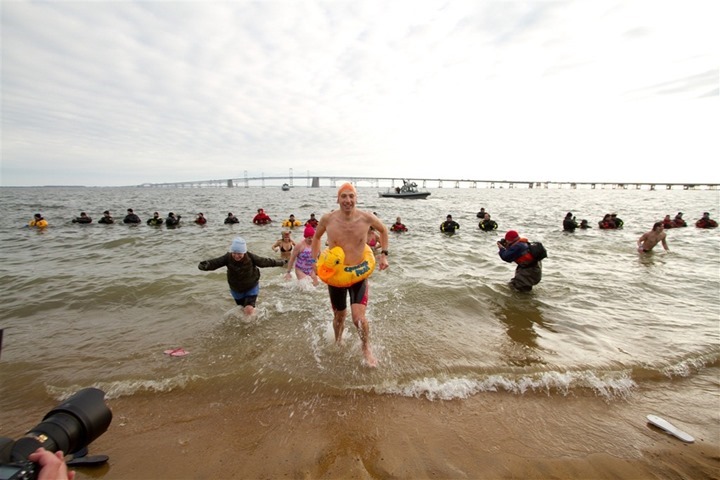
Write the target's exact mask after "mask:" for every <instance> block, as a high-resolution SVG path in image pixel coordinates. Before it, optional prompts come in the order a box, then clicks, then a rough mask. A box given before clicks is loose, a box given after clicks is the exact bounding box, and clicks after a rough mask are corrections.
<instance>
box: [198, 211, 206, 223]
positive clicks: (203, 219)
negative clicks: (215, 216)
mask: <svg viewBox="0 0 720 480" xmlns="http://www.w3.org/2000/svg"><path fill="white" fill-rule="evenodd" d="M195 223H197V224H198V225H205V224H206V223H207V218H205V215H203V213H202V212H200V213H198V214H197V216H196V217H195Z"/></svg>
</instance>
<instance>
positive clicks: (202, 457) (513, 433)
mask: <svg viewBox="0 0 720 480" xmlns="http://www.w3.org/2000/svg"><path fill="white" fill-rule="evenodd" d="M716 382H717V379H716V378H715V379H713V378H712V375H710V376H698V377H695V378H694V379H692V380H683V381H679V382H676V383H675V384H674V386H673V387H672V388H670V389H667V390H666V391H658V390H657V389H653V390H648V391H642V392H637V393H635V394H634V395H633V396H632V398H628V399H626V400H620V401H617V400H616V401H613V402H606V401H605V400H603V399H600V398H597V397H585V398H582V397H578V396H576V395H569V396H567V397H564V398H557V396H552V397H551V396H547V395H544V394H530V395H528V394H525V395H522V396H518V395H510V394H505V393H499V392H498V393H485V394H481V395H476V396H473V397H470V398H467V399H462V400H451V401H429V400H426V399H416V398H405V397H391V396H386V395H380V396H378V395H374V394H372V393H367V394H366V393H354V394H353V393H341V394H339V395H337V396H329V395H327V394H324V395H297V396H292V395H288V394H282V393H280V392H278V393H277V394H275V395H272V396H267V395H260V396H254V395H247V394H244V393H240V392H236V391H233V388H232V387H229V386H228V387H226V388H223V389H219V390H215V391H211V392H195V393H193V394H189V393H188V392H178V393H173V392H171V393H168V394H162V395H156V394H152V395H147V396H135V397H132V398H121V399H117V400H113V401H111V402H109V404H110V406H111V408H112V409H113V412H114V415H115V417H114V419H113V423H112V425H111V426H110V429H109V430H108V432H107V433H106V434H105V435H103V436H102V437H100V438H99V439H98V440H97V441H96V442H95V443H94V444H93V445H92V446H91V453H105V454H108V455H109V456H110V464H109V466H107V467H103V468H101V469H97V470H90V469H82V470H80V471H79V474H78V476H79V478H100V477H102V478H106V479H114V478H118V479H127V478H177V479H179V478H188V479H191V478H253V479H254V478H257V479H272V478H308V479H310V478H332V479H335V478H358V479H369V478H408V479H409V478H413V479H420V478H448V479H450V478H453V479H454V478H467V479H474V478H477V479H481V478H489V479H493V478H503V479H507V478H541V479H546V478H547V479H550V478H553V479H565V478H574V479H576V478H593V479H618V478H620V479H636V478H694V479H700V478H720V441H719V440H720V439H719V436H720V435H719V432H720V428H719V421H718V415H717V414H715V416H714V417H713V418H706V419H704V420H703V419H702V415H703V413H702V412H703V411H705V412H707V411H708V410H707V408H708V407H711V408H712V405H713V404H714V405H716V406H717V404H718V394H717V388H716V387H717V383H716ZM713 383H714V384H715V388H713ZM689 398H691V399H692V402H688V399H689ZM715 411H716V412H717V409H716V410H715ZM648 413H657V414H661V415H663V417H664V418H666V419H667V420H670V421H671V422H673V423H674V424H675V426H677V427H679V428H681V429H683V430H685V431H687V432H688V433H691V434H692V435H693V436H694V437H695V443H692V444H686V443H683V442H681V441H679V440H677V439H675V438H674V437H671V436H670V435H667V434H666V433H664V432H663V431H661V430H659V429H657V428H655V427H652V426H650V425H648V424H647V423H646V421H645V416H646V415H647V414H648ZM675 415H681V416H682V417H683V418H682V419H677V418H675ZM508 418H512V419H514V421H507V420H508ZM498 420H499V421H498Z"/></svg>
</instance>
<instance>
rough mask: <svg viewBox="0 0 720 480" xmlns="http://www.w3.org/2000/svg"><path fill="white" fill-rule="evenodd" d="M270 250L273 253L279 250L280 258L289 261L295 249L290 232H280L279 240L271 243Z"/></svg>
mask: <svg viewBox="0 0 720 480" xmlns="http://www.w3.org/2000/svg"><path fill="white" fill-rule="evenodd" d="M271 248H272V249H273V251H275V252H277V251H278V250H280V258H282V259H284V260H290V255H292V251H293V248H295V242H294V241H293V239H292V237H291V235H290V232H289V231H286V232H282V236H281V237H280V240H278V241H277V242H275V243H273V246H272V247H271Z"/></svg>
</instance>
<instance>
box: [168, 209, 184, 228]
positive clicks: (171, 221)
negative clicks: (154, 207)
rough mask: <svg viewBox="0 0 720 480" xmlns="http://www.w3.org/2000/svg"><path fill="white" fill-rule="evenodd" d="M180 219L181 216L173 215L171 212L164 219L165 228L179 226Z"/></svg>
mask: <svg viewBox="0 0 720 480" xmlns="http://www.w3.org/2000/svg"><path fill="white" fill-rule="evenodd" d="M181 218H182V215H177V216H176V215H175V214H174V213H173V212H170V213H168V216H167V218H166V219H165V226H166V227H170V228H172V227H177V226H178V225H180V219H181Z"/></svg>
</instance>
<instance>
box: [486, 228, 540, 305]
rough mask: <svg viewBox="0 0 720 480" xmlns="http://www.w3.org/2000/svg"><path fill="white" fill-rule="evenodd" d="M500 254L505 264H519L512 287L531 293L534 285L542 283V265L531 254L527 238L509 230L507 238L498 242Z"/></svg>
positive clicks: (512, 280)
mask: <svg viewBox="0 0 720 480" xmlns="http://www.w3.org/2000/svg"><path fill="white" fill-rule="evenodd" d="M497 246H498V249H499V250H498V254H499V255H500V258H502V259H503V260H504V261H505V262H508V263H512V262H515V263H517V268H516V269H515V277H513V278H512V279H511V280H510V285H511V286H512V287H513V288H514V289H516V290H518V291H520V292H529V291H531V290H532V287H533V285H537V284H538V283H540V279H541V278H542V264H541V263H540V261H539V260H536V259H535V257H533V255H532V254H531V253H530V245H529V243H528V240H527V239H526V238H520V235H518V232H516V231H515V230H508V231H507V233H506V234H505V238H503V239H501V240H500V241H499V242H497Z"/></svg>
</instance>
